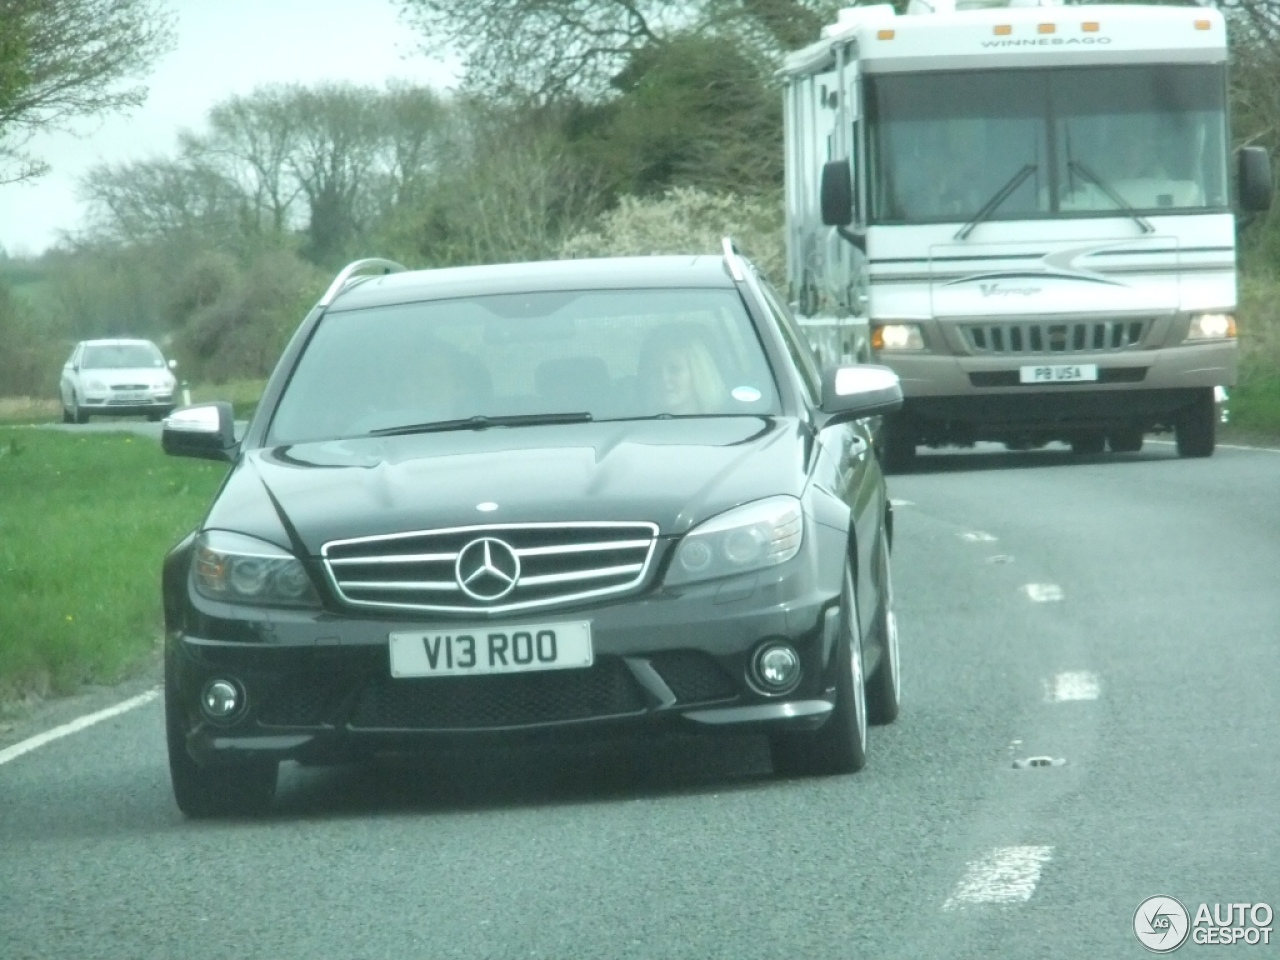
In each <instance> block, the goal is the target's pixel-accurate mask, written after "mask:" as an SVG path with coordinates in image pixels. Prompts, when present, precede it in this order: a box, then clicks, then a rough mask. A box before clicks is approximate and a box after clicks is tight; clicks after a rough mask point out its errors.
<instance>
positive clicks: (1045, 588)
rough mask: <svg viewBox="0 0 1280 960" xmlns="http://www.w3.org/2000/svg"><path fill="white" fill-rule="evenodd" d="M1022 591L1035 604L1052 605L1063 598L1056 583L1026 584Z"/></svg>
mask: <svg viewBox="0 0 1280 960" xmlns="http://www.w3.org/2000/svg"><path fill="white" fill-rule="evenodd" d="M1022 589H1023V590H1024V591H1025V592H1026V594H1027V596H1028V597H1030V598H1031V599H1032V600H1034V601H1035V602H1036V603H1053V602H1054V601H1056V600H1061V599H1062V597H1063V593H1062V588H1061V587H1060V586H1058V585H1057V584H1056V583H1028V584H1026V585H1025V586H1023V588H1022Z"/></svg>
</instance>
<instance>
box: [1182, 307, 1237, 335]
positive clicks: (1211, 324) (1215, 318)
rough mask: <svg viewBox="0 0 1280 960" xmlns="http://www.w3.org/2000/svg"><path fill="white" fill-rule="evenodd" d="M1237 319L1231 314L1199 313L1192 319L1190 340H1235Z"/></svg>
mask: <svg viewBox="0 0 1280 960" xmlns="http://www.w3.org/2000/svg"><path fill="white" fill-rule="evenodd" d="M1235 338H1236V318H1235V317H1234V316H1232V315H1231V314H1229V313H1197V314H1195V315H1194V316H1192V318H1191V329H1190V330H1189V331H1187V339H1188V340H1234V339H1235Z"/></svg>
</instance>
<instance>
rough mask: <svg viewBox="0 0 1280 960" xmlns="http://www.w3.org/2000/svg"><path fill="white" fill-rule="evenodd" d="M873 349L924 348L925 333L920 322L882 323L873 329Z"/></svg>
mask: <svg viewBox="0 0 1280 960" xmlns="http://www.w3.org/2000/svg"><path fill="white" fill-rule="evenodd" d="M871 347H872V349H873V350H923V349H924V334H923V333H921V332H920V324H918V323H882V324H877V325H876V327H875V328H874V329H873V330H872V331H871Z"/></svg>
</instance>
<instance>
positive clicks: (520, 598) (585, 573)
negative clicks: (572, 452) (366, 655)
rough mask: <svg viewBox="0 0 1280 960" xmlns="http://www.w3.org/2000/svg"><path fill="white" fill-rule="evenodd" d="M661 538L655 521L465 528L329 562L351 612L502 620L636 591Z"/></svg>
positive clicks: (361, 543) (331, 548) (396, 539)
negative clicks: (476, 616) (517, 612)
mask: <svg viewBox="0 0 1280 960" xmlns="http://www.w3.org/2000/svg"><path fill="white" fill-rule="evenodd" d="M657 535H658V528H657V527H656V526H655V525H654V524H651V523H567V524H511V525H493V526H474V527H458V528H450V529H444V530H425V531H418V532H413V533H404V534H392V535H389V536H380V537H365V538H361V539H356V540H340V541H333V542H331V543H327V544H325V546H324V548H323V550H322V556H323V560H324V566H325V570H326V571H327V573H328V575H329V578H330V582H331V583H332V585H333V587H334V589H335V590H336V591H337V593H338V596H339V597H340V598H341V599H342V601H343V602H344V603H346V604H349V605H350V606H353V607H362V608H374V609H389V610H423V611H433V612H446V613H476V614H498V613H506V612H510V611H512V610H522V609H526V608H534V607H545V606H551V605H555V604H562V603H568V602H571V601H577V600H583V599H588V598H594V597H601V596H607V595H609V594H615V593H621V592H624V591H626V590H630V589H632V588H634V587H636V586H638V585H639V584H640V583H641V582H643V580H644V576H645V573H646V571H647V570H648V567H649V562H650V560H651V559H652V557H653V552H654V546H655V544H656V542H657Z"/></svg>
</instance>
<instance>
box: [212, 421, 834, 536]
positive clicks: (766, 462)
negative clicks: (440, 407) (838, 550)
mask: <svg viewBox="0 0 1280 960" xmlns="http://www.w3.org/2000/svg"><path fill="white" fill-rule="evenodd" d="M808 436H809V434H808V431H807V430H805V429H804V428H803V427H802V426H801V425H800V423H799V422H798V421H796V420H794V419H789V418H772V417H722V418H705V419H691V420H645V421H613V422H608V421H606V422H600V423H586V424H562V425H550V426H528V427H517V428H489V429H484V430H463V431H451V432H447V433H428V434H418V435H413V436H400V437H383V438H361V439H352V440H335V441H326V442H316V443H307V444H298V445H293V446H281V447H268V448H261V449H255V450H250V451H247V452H246V453H245V455H244V457H243V458H242V459H241V461H240V462H239V463H238V464H237V466H236V467H235V468H234V469H233V470H232V472H231V474H230V475H229V476H228V478H227V482H226V486H225V487H224V489H223V490H222V492H221V494H220V495H219V497H218V499H217V502H216V503H215V506H214V508H213V509H212V511H211V512H210V514H209V516H208V517H207V518H206V522H205V527H206V528H217V529H228V530H237V531H241V532H244V533H247V534H250V535H253V536H258V537H262V538H265V539H268V540H272V541H275V542H277V543H279V544H280V545H281V546H290V547H291V548H292V549H295V550H296V549H301V550H305V551H306V552H307V553H310V554H312V555H315V554H318V553H319V551H320V548H321V546H322V545H323V544H325V543H326V542H328V541H330V540H338V539H346V538H351V537H365V536H374V535H379V534H388V533H399V532H404V531H409V530H426V529H433V528H439V527H454V526H468V525H472V524H494V523H523V522H536V521H550V522H562V521H569V520H615V521H650V522H653V523H656V524H658V527H659V529H660V531H661V532H662V534H664V535H669V534H679V533H683V532H684V531H685V530H687V529H689V527H690V526H692V525H694V524H696V523H698V522H700V521H702V520H704V519H706V518H708V517H710V516H714V515H715V514H718V513H720V512H722V511H724V510H727V509H729V508H731V507H734V506H736V505H738V504H741V503H746V502H749V501H751V500H756V499H759V498H762V497H766V496H772V495H775V494H792V495H794V496H799V495H800V493H801V492H802V490H803V486H804V482H805V476H806V475H807V472H808V471H807V462H808V459H809V457H810V455H811V446H810V444H809V442H808V439H807V438H808ZM481 504H485V505H486V509H485V510H481V509H480V505H481ZM491 505H496V506H491ZM290 541H293V542H292V543H290Z"/></svg>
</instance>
